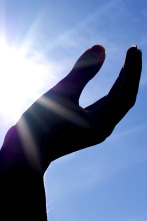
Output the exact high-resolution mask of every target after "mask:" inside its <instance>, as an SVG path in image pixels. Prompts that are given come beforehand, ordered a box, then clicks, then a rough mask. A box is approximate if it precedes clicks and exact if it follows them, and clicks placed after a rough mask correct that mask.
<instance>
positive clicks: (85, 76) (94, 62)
mask: <svg viewBox="0 0 147 221" xmlns="http://www.w3.org/2000/svg"><path fill="white" fill-rule="evenodd" d="M104 60H105V49H104V47H103V46H101V45H95V46H93V47H92V48H90V49H88V50H87V51H86V52H84V53H83V54H82V55H81V56H80V58H79V59H78V60H77V62H76V63H75V65H74V67H73V69H72V70H71V72H70V73H69V74H68V75H67V76H66V77H65V78H64V79H63V80H61V81H60V82H59V83H58V84H57V85H56V86H55V87H56V89H57V90H58V89H59V90H58V92H60V93H62V95H63V94H64V95H65V96H66V97H67V98H70V99H71V100H72V101H73V102H76V103H78V101H79V97H80V94H81V92H82V90H83V88H84V87H85V85H86V84H87V83H88V81H89V80H91V79H92V78H93V77H94V76H95V75H96V73H97V72H98V71H99V70H100V68H101V66H102V64H103V62H104Z"/></svg>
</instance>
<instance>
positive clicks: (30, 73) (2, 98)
mask: <svg viewBox="0 0 147 221" xmlns="http://www.w3.org/2000/svg"><path fill="white" fill-rule="evenodd" d="M48 71H49V70H48V67H45V66H44V65H43V64H41V63H39V62H37V61H35V59H34V57H28V56H27V54H26V50H23V49H19V50H18V49H17V48H16V47H9V46H8V45H7V44H6V41H5V40H1V39H0V116H1V117H2V118H5V119H4V120H11V121H16V120H18V118H19V117H20V115H21V114H22V113H23V111H24V109H26V107H27V106H28V105H30V104H31V103H32V102H33V101H35V100H36V99H37V98H38V96H40V93H39V91H40V90H41V88H42V87H43V84H44V80H43V78H44V76H45V75H47V74H48Z"/></svg>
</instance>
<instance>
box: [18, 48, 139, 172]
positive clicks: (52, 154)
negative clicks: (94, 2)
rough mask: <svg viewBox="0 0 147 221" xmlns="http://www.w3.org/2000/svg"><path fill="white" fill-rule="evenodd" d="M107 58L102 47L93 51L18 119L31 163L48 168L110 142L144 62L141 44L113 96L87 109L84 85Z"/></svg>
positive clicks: (130, 100) (131, 55) (133, 50)
mask: <svg viewBox="0 0 147 221" xmlns="http://www.w3.org/2000/svg"><path fill="white" fill-rule="evenodd" d="M104 59H105V50H104V48H103V47H102V46H100V45H96V46H94V47H92V48H91V49H89V50H87V51H86V52H85V53H84V54H83V55H82V56H81V57H80V58H79V59H78V61H77V62H76V64H75V65H74V67H73V69H72V70H71V72H70V73H69V75H67V76H66V77H65V78H64V79H63V80H61V81H60V82H59V83H58V84H57V85H56V86H55V87H53V88H52V89H51V90H49V91H48V92H47V93H45V94H44V95H43V96H42V97H40V98H39V99H38V100H37V101H36V102H35V103H34V104H33V105H32V106H31V107H30V108H29V109H28V110H27V111H26V112H25V113H24V114H23V115H22V117H21V119H20V120H19V122H18V123H17V127H18V131H19V133H20V136H21V139H22V141H23V145H24V152H25V154H26V155H27V157H28V159H29V161H30V162H31V163H32V162H33V161H34V162H33V163H36V164H38V162H40V163H41V164H40V166H41V167H42V168H43V172H44V171H45V170H46V169H47V167H48V165H49V163H50V162H51V161H53V160H55V159H57V158H58V157H61V156H63V155H65V154H68V153H71V152H73V151H76V150H80V149H82V148H85V147H89V146H92V145H95V144H98V143H100V142H102V141H104V140H105V139H106V138H107V137H108V136H109V135H110V134H111V133H112V131H113V129H114V127H115V126H116V124H117V123H118V122H119V121H120V120H121V119H122V118H123V117H124V115H125V114H126V113H127V112H128V110H129V109H130V108H131V107H132V106H133V105H134V103H135V100H136V95H137V91H138V85H139V79H140V74H141V63H142V62H141V51H140V50H138V49H137V47H136V46H133V47H131V48H130V49H129V50H128V51H127V55H126V61H125V64H124V66H123V68H122V69H121V72H120V74H119V77H118V79H117V80H116V82H115V84H114V85H113V87H112V89H111V90H110V92H109V93H108V95H106V96H105V97H103V98H102V99H100V100H99V101H97V102H96V103H94V104H92V105H90V106H89V107H86V108H85V109H83V108H82V107H80V106H79V97H80V94H81V92H82V90H83V88H84V87H85V85H86V84H87V83H88V81H89V80H91V79H92V78H93V77H94V76H95V74H96V73H97V72H98V71H99V69H100V68H101V66H102V64H103V62H104ZM32 158H33V160H32ZM35 161H36V162H35Z"/></svg>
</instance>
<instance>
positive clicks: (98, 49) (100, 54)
mask: <svg viewBox="0 0 147 221" xmlns="http://www.w3.org/2000/svg"><path fill="white" fill-rule="evenodd" d="M90 53H92V54H93V55H95V56H96V57H97V58H98V59H99V60H104V59H105V57H106V53H105V48H104V47H103V46H102V45H94V46H93V47H92V48H91V49H90Z"/></svg>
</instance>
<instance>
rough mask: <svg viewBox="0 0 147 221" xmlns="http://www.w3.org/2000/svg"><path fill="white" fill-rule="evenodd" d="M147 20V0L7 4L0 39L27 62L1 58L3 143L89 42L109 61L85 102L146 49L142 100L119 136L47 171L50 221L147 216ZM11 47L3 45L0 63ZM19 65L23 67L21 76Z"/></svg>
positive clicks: (0, 15)
mask: <svg viewBox="0 0 147 221" xmlns="http://www.w3.org/2000/svg"><path fill="white" fill-rule="evenodd" d="M146 24H147V1H146V0H140V1H138V0H103V1H102V0H91V1H89V0H80V1H77V0H54V1H48V0H25V1H20V0H9V1H8V0H1V1H0V43H1V41H2V40H1V39H3V41H4V42H5V43H6V47H5V48H7V54H6V57H7V58H8V57H10V58H11V57H13V53H14V52H15V53H14V55H15V56H14V58H19V59H20V60H19V61H18V59H16V60H15V59H14V61H13V64H11V63H10V60H11V59H9V60H7V62H6V63H4V62H3V61H2V63H4V64H5V65H4V67H3V69H2V68H0V78H1V80H0V81H1V83H0V88H1V89H0V93H1V95H0V103H1V111H0V121H1V125H0V140H1V144H2V143H3V139H4V135H5V133H6V131H7V130H8V129H9V127H10V126H11V125H13V124H14V123H15V122H16V120H17V118H19V116H20V114H21V113H23V111H24V110H25V109H26V108H27V107H28V106H29V105H30V104H31V103H32V102H33V101H35V99H36V98H37V97H38V96H40V95H42V94H43V93H44V92H45V91H46V90H48V89H49V88H50V87H52V86H53V85H54V84H56V83H57V82H58V81H59V80H60V79H62V77H64V76H66V74H68V72H69V71H70V69H71V68H72V66H73V64H74V62H75V61H76V59H77V58H78V57H79V56H80V55H81V54H82V53H83V52H84V51H85V50H87V49H88V48H89V47H91V46H93V45H95V44H102V45H103V46H104V47H105V49H106V60H105V63H104V65H103V67H102V69H101V70H100V73H99V74H98V75H97V76H96V77H95V78H94V79H93V80H92V81H91V82H89V84H88V85H87V86H86V87H85V89H84V91H83V93H82V96H81V99H80V104H81V105H82V106H87V105H89V104H91V103H93V102H94V101H96V100H97V99H99V98H101V97H102V96H103V95H105V94H106V93H108V91H109V89H110V88H111V86H112V84H113V82H114V81H115V79H116V78H117V76H118V74H119V71H120V69H121V66H122V65H123V62H124V58H125V53H126V51H127V49H128V48H129V47H130V46H132V45H133V44H137V46H138V48H141V49H142V51H143V71H142V77H141V83H140V88H139V93H138V97H137V102H136V105H135V106H134V107H133V108H132V109H131V110H130V111H129V113H128V114H127V115H126V117H125V118H124V119H123V120H122V121H121V122H120V123H119V125H117V127H116V128H115V130H114V132H113V133H112V135H111V136H110V137H109V138H107V140H106V141H105V142H104V143H102V144H100V145H96V146H94V147H91V148H87V149H85V150H82V151H78V152H75V153H73V154H70V155H68V156H65V157H62V158H60V159H58V160H56V161H54V162H52V163H51V165H50V167H49V168H48V170H47V172H46V175H45V185H46V193H47V211H48V219H49V220H50V221H62V220H64V221H69V220H70V221H75V220H76V221H78V220H80V221H82V220H84V221H90V220H92V221H98V220H100V221H118V220H119V221H146V220H147V209H146V208H147V190H146V186H147V175H146V174H147V173H146V171H147V150H146V146H147V145H146V144H147V133H146V131H147V114H146V112H147V102H146V96H147V75H146V73H147V63H146V60H147V29H146ZM0 45H1V44H0ZM5 48H4V49H3V51H2V49H1V48H0V50H1V52H0V58H1V60H2V59H4V58H3V57H4V56H3V53H4V51H6V50H5ZM9 49H13V50H11V51H12V54H11V53H10V52H11V51H9ZM20 51H21V56H18V55H19V52H20ZM8 54H9V56H8ZM23 56H24V57H25V59H24V57H23ZM17 61H18V62H17ZM24 63H25V66H23V64H24ZM15 64H16V65H18V66H19V68H17V69H16V67H15V66H14V65H15ZM5 66H7V70H5ZM9 66H10V68H9V69H8V67H9ZM26 66H27V67H28V68H27V67H26ZM24 67H25V68H24ZM13 68H14V70H13ZM15 70H17V71H18V72H19V74H18V75H16V76H15V75H14V72H16V71H15ZM3 71H5V76H6V77H5V78H4V74H3ZM12 76H13V77H12ZM14 76H15V77H14ZM34 78H35V82H36V83H33V82H34ZM132 81H133V79H132ZM24 82H25V84H24ZM23 85H25V86H23ZM29 88H31V90H32V91H31V90H30V89H29ZM10 89H11V90H10ZM130 90H131V86H130ZM14 91H15V93H14ZM18 94H21V95H23V96H16V95H18ZM16 97H17V98H16ZM22 97H23V99H22ZM13 103H15V104H16V105H15V107H13V106H14V105H12V104H13ZM10 112H11V114H10ZM16 113H17V114H16ZM14 115H15V116H14Z"/></svg>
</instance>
